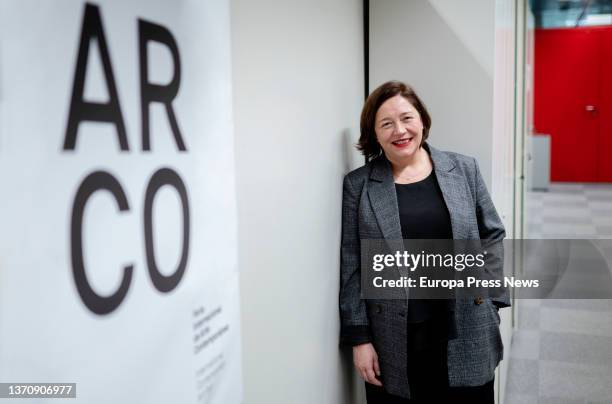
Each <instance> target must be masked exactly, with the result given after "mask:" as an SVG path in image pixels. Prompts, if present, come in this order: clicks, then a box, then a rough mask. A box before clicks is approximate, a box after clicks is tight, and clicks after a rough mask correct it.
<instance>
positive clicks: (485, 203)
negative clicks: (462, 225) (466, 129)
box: [474, 159, 511, 308]
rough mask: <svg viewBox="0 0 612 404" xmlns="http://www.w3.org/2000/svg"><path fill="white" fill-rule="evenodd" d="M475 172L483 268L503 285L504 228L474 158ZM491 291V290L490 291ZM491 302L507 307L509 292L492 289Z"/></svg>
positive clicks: (498, 306)
mask: <svg viewBox="0 0 612 404" xmlns="http://www.w3.org/2000/svg"><path fill="white" fill-rule="evenodd" d="M474 173H475V181H474V182H475V192H474V193H475V203H476V218H477V221H478V232H479V234H480V239H481V243H482V246H483V248H485V249H486V250H487V252H488V254H487V258H486V259H485V268H486V270H487V271H489V276H491V277H492V278H493V279H500V280H501V281H502V285H503V277H504V244H503V239H504V237H506V230H505V228H504V224H503V223H502V221H501V219H500V217H499V215H498V214H497V210H496V209H495V206H494V205H493V201H492V200H491V196H490V195H489V191H488V190H487V186H486V184H485V182H484V180H483V178H482V175H481V174H480V169H479V168H478V162H477V161H476V159H474ZM492 292H493V291H492ZM491 300H492V302H493V304H494V305H495V306H496V307H497V308H500V307H509V306H510V305H511V303H510V293H509V291H508V289H507V288H505V287H503V286H502V287H501V288H498V289H496V290H495V291H494V296H493V297H491Z"/></svg>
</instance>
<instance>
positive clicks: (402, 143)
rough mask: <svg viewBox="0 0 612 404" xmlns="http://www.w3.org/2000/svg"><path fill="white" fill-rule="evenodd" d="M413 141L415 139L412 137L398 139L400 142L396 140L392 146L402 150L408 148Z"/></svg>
mask: <svg viewBox="0 0 612 404" xmlns="http://www.w3.org/2000/svg"><path fill="white" fill-rule="evenodd" d="M412 139H414V138H412V137H411V138H403V139H398V140H396V141H394V142H391V144H392V145H393V146H395V147H397V148H400V149H401V148H403V147H406V146H408V145H409V144H410V142H412Z"/></svg>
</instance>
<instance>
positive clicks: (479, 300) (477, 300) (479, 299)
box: [474, 296, 484, 304]
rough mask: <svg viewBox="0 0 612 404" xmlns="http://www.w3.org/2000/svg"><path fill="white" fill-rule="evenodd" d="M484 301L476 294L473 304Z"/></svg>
mask: <svg viewBox="0 0 612 404" xmlns="http://www.w3.org/2000/svg"><path fill="white" fill-rule="evenodd" d="M483 303H484V299H483V298H482V297H481V296H478V297H477V298H476V299H474V304H483Z"/></svg>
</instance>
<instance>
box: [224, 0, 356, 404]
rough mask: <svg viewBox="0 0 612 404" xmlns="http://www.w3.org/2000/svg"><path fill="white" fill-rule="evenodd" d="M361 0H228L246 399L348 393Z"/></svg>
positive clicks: (315, 399) (338, 397) (316, 399)
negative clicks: (347, 189)
mask: <svg viewBox="0 0 612 404" xmlns="http://www.w3.org/2000/svg"><path fill="white" fill-rule="evenodd" d="M361 4H362V2H361V0H335V1H326V0H308V1H291V2H287V1H283V0H264V1H257V2H253V1H250V0H235V1H233V2H232V21H231V22H232V36H233V38H232V57H233V69H234V72H233V83H234V117H235V120H234V121H235V144H236V161H237V163H236V172H237V195H238V209H239V212H238V213H239V266H240V270H241V299H242V302H241V308H242V336H243V357H244V364H243V365H244V372H243V373H244V396H245V403H248V404H254V403H262V404H263V403H265V404H268V403H292V404H299V403H304V404H311V403H317V404H326V403H329V404H338V403H344V402H347V403H348V402H351V403H353V402H355V400H356V399H355V398H354V396H352V391H353V383H354V380H352V379H351V375H352V371H351V370H352V367H351V364H350V363H348V362H343V360H342V358H341V355H340V352H339V349H338V335H339V315H338V282H339V242H340V213H341V197H342V177H343V175H344V174H345V172H346V171H347V170H348V167H349V165H356V164H359V161H360V159H359V158H358V157H357V156H356V155H355V154H354V153H352V152H349V151H348V150H349V149H348V148H347V143H350V142H348V141H347V138H348V137H352V139H353V140H352V141H353V142H354V141H355V140H356V137H357V132H358V124H359V114H360V111H361V106H362V103H363V80H364V79H363V74H364V73H363V47H362V38H363V31H362V29H363V27H362V21H363V14H362V6H361Z"/></svg>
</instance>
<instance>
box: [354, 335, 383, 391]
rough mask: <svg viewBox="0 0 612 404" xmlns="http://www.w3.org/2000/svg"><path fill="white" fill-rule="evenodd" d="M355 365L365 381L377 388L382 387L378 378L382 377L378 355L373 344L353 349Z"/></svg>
mask: <svg viewBox="0 0 612 404" xmlns="http://www.w3.org/2000/svg"><path fill="white" fill-rule="evenodd" d="M353 363H354V364H355V367H356V368H357V371H358V372H359V374H360V375H361V377H362V378H363V380H365V381H366V382H368V383H371V384H374V385H376V386H382V383H381V382H380V380H378V379H377V378H376V377H377V376H380V368H379V367H378V355H377V354H376V350H375V349H374V346H373V345H372V344H371V343H369V342H368V343H367V344H361V345H356V346H354V347H353Z"/></svg>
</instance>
